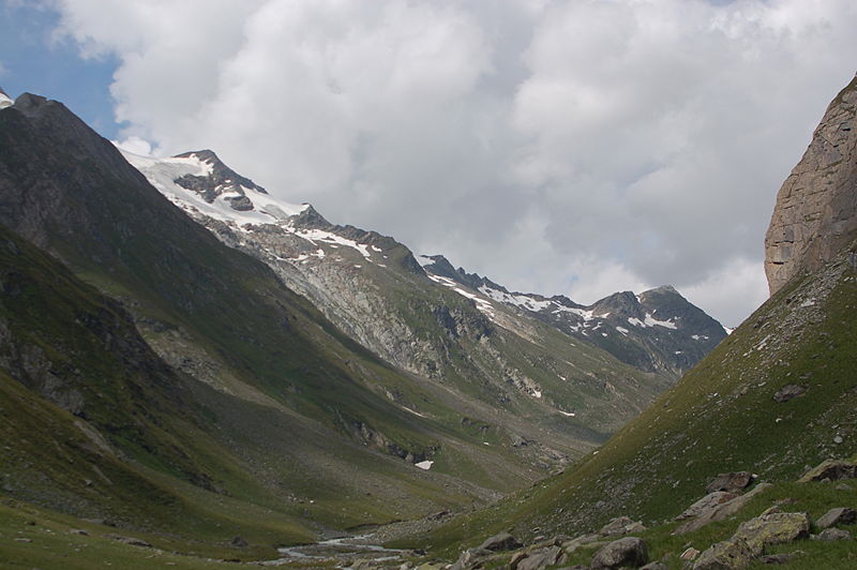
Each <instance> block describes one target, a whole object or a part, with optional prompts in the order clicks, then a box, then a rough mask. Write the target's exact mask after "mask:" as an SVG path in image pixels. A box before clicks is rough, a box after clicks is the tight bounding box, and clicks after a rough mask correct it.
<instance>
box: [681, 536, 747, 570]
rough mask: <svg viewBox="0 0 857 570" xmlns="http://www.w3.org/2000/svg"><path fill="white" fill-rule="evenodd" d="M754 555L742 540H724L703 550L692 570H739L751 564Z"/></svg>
mask: <svg viewBox="0 0 857 570" xmlns="http://www.w3.org/2000/svg"><path fill="white" fill-rule="evenodd" d="M753 558H755V554H754V553H753V551H752V550H751V549H750V547H749V546H747V543H746V542H744V541H743V540H740V539H738V540H734V539H729V540H724V541H723V542H718V543H717V544H714V545H712V546H711V547H710V548H708V549H707V550H705V552H703V553H702V554H701V555H700V556H699V558H698V559H697V561H696V562H695V563H694V564H693V570H741V569H742V568H747V567H748V566H750V564H751V563H752V562H753Z"/></svg>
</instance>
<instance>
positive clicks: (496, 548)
mask: <svg viewBox="0 0 857 570" xmlns="http://www.w3.org/2000/svg"><path fill="white" fill-rule="evenodd" d="M522 546H524V545H523V544H521V542H520V541H519V540H518V539H517V538H515V537H514V536H512V535H511V534H509V533H508V532H501V533H500V534H495V535H494V536H492V537H490V538H487V539H485V542H483V543H482V544H480V545H479V548H480V549H483V550H491V551H492V552H501V551H505V550H515V549H516V548H521V547H522Z"/></svg>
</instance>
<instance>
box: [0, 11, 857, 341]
mask: <svg viewBox="0 0 857 570" xmlns="http://www.w3.org/2000/svg"><path fill="white" fill-rule="evenodd" d="M0 2H2V3H0V17H2V20H0V86H3V88H4V89H5V90H6V91H7V92H8V93H9V94H10V95H11V96H13V97H15V96H17V95H19V94H20V93H22V92H24V91H30V92H35V93H39V94H41V95H45V96H48V97H50V98H52V99H58V100H61V101H63V102H64V103H65V104H66V105H67V106H69V107H70V108H71V109H72V110H73V111H75V112H76V113H78V114H79V115H80V116H81V117H83V118H84V119H85V120H86V121H87V122H89V123H90V125H91V126H93V127H94V128H95V129H96V130H97V131H99V132H100V133H101V134H102V135H104V136H106V137H108V138H111V139H113V140H116V141H120V143H121V144H123V145H124V146H126V147H127V148H130V149H132V150H136V151H138V152H144V153H151V154H154V155H171V154H176V153H179V152H184V151H188V150H198V149H202V148H210V149H212V150H214V151H215V152H217V153H218V155H219V156H220V157H221V159H223V160H224V162H226V163H227V164H228V165H229V166H231V167H232V168H233V169H235V170H237V171H238V172H240V173H242V174H244V175H245V176H248V177H250V178H252V179H254V180H255V181H256V182H257V183H259V184H261V185H263V186H265V187H266V188H267V189H268V191H269V192H270V193H272V194H274V195H275V196H277V197H280V198H282V199H284V200H288V201H290V202H311V203H312V204H313V205H314V206H315V207H316V209H317V210H319V211H320V212H321V213H322V214H323V215H324V216H325V217H326V218H328V219H329V220H330V221H332V222H334V223H340V224H352V225H355V226H358V227H362V228H366V229H373V230H376V231H379V232H380V233H383V234H386V235H392V236H394V237H395V238H396V239H398V240H399V241H401V242H403V243H405V244H407V245H408V246H409V247H411V249H412V250H414V252H415V253H417V254H423V253H424V254H435V253H442V254H444V255H445V256H446V257H448V258H449V259H450V261H451V262H452V263H453V264H455V265H456V266H459V265H460V266H463V267H464V268H465V269H467V270H468V271H470V272H478V273H480V274H482V275H486V276H488V277H490V278H491V279H492V280H494V281H496V282H498V283H501V284H503V285H505V286H506V287H508V288H509V289H511V290H519V291H525V292H537V293H542V294H545V295H554V294H564V295H567V296H569V297H571V298H572V299H574V300H575V301H577V302H581V303H591V302H593V301H595V300H597V299H599V298H601V297H603V296H606V295H608V294H610V293H612V292H614V291H623V290H632V291H635V292H641V291H643V290H645V289H648V288H651V287H656V286H659V285H663V284H671V285H673V286H675V287H676V288H677V289H678V290H679V291H680V292H681V293H682V294H683V295H684V296H685V297H687V298H688V299H689V300H690V301H692V302H693V303H695V304H697V305H699V306H700V307H702V308H703V309H704V310H706V311H707V312H708V313H709V314H711V315H712V316H714V317H715V318H717V319H718V320H720V321H721V322H723V323H724V324H725V325H727V326H736V325H737V324H739V323H740V322H741V321H742V320H743V319H744V318H746V317H747V316H748V315H749V314H750V313H751V312H752V311H753V310H754V309H755V308H756V307H758V305H759V304H761V303H762V302H763V301H764V300H765V298H766V297H767V285H766V282H765V278H764V273H763V268H762V261H763V258H764V251H763V239H764V232H765V230H766V228H767V225H768V222H769V220H770V216H771V212H772V209H773V206H774V202H775V198H776V193H777V190H778V189H779V187H780V185H781V184H782V182H783V180H785V178H786V177H787V176H788V174H789V171H790V170H791V168H792V167H793V166H794V165H795V164H796V163H797V161H798V160H799V159H800V157H801V155H802V153H803V151H804V150H805V149H806V146H807V144H808V143H809V140H810V137H811V135H812V131H813V129H814V128H815V126H816V125H817V124H818V122H819V120H820V118H821V116H822V114H823V112H824V110H825V108H826V106H827V104H828V103H829V101H830V100H831V99H833V97H834V96H835V95H836V93H837V92H838V91H839V90H840V89H841V88H842V87H844V86H845V85H846V84H847V83H848V82H849V81H850V80H851V78H852V77H853V75H854V73H855V70H857V57H855V56H857V34H855V33H854V30H855V29H857V2H854V0H735V1H731V2H730V1H725V0H717V1H715V0H576V1H574V0H569V1H564V2H559V1H550V0H517V1H516V0H480V1H478V2H476V1H467V0H373V1H371V2H370V1H364V0H122V2H116V1H115V0H0Z"/></svg>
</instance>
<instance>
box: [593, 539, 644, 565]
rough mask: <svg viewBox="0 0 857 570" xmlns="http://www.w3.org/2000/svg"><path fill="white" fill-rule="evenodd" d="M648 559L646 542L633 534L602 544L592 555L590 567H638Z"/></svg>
mask: <svg viewBox="0 0 857 570" xmlns="http://www.w3.org/2000/svg"><path fill="white" fill-rule="evenodd" d="M648 561H649V552H648V549H647V548H646V543H645V542H644V541H643V540H642V539H640V538H637V537H635V536H627V537H625V538H620V539H619V540H614V541H613V542H611V543H609V544H607V545H606V546H603V547H602V548H601V550H599V551H598V552H596V553H595V555H594V556H593V557H592V563H591V564H590V568H592V569H593V570H601V569H613V568H623V567H630V568H639V567H640V566H643V565H645V564H646V563H647V562H648Z"/></svg>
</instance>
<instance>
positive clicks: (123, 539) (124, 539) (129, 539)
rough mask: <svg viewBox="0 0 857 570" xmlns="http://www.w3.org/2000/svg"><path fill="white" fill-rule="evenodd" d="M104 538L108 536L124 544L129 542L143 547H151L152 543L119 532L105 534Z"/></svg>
mask: <svg viewBox="0 0 857 570" xmlns="http://www.w3.org/2000/svg"><path fill="white" fill-rule="evenodd" d="M104 538H109V539H112V540H116V541H118V542H122V543H124V544H129V545H131V546H141V547H143V548H152V545H151V544H149V543H148V542H146V541H145V540H143V539H141V538H134V537H133V536H122V535H119V534H105V535H104Z"/></svg>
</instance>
